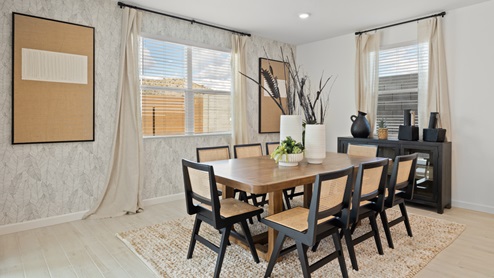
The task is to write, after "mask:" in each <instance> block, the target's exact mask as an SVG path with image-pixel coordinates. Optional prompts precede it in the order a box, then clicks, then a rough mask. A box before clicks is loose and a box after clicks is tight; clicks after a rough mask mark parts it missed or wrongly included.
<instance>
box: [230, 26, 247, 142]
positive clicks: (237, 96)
mask: <svg viewBox="0 0 494 278" xmlns="http://www.w3.org/2000/svg"><path fill="white" fill-rule="evenodd" d="M246 39H247V38H246V37H245V36H240V35H237V34H233V35H232V70H233V84H234V87H233V94H232V104H233V105H232V124H233V126H232V130H233V132H232V143H233V144H245V143H248V141H249V138H248V133H247V90H246V83H245V82H246V79H245V77H243V76H242V75H241V74H240V72H242V73H246V67H245V42H246Z"/></svg>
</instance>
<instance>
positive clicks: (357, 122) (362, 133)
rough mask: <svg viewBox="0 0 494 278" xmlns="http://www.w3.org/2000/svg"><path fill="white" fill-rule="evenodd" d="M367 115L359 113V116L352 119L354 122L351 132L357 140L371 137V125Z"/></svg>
mask: <svg viewBox="0 0 494 278" xmlns="http://www.w3.org/2000/svg"><path fill="white" fill-rule="evenodd" d="M365 115H367V113H365V112H362V111H358V116H355V115H352V116H351V117H350V120H352V122H353V123H352V127H351V129H350V131H351V133H352V135H353V137H355V138H367V137H369V134H370V124H369V121H368V120H367V118H366V117H365Z"/></svg>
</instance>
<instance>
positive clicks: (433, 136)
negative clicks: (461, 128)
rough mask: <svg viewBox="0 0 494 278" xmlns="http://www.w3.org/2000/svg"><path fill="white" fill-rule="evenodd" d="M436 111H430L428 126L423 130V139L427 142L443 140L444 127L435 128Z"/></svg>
mask: <svg viewBox="0 0 494 278" xmlns="http://www.w3.org/2000/svg"><path fill="white" fill-rule="evenodd" d="M438 115H439V113H438V112H431V116H430V118H429V127H428V128H424V130H423V140H424V141H428V142H444V139H445V138H446V129H444V128H436V123H437V116H438Z"/></svg>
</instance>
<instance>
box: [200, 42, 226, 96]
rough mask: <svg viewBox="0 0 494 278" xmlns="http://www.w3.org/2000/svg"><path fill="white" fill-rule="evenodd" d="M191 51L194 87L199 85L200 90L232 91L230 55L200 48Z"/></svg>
mask: <svg viewBox="0 0 494 278" xmlns="http://www.w3.org/2000/svg"><path fill="white" fill-rule="evenodd" d="M191 49H192V82H193V83H194V86H196V85H197V86H198V88H200V89H209V90H220V91H230V90H231V82H232V81H231V65H230V56H231V55H230V53H228V52H222V51H217V50H211V49H205V48H198V47H192V48H191ZM194 89H195V88H194Z"/></svg>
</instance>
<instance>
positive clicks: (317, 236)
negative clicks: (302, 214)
mask: <svg viewBox="0 0 494 278" xmlns="http://www.w3.org/2000/svg"><path fill="white" fill-rule="evenodd" d="M353 170H354V167H353V166H351V167H348V168H346V169H343V170H339V171H335V172H329V173H323V174H319V175H317V176H316V181H315V183H314V192H313V195H312V199H311V203H310V208H309V216H308V219H307V221H308V229H307V230H306V231H304V232H300V231H297V230H294V229H292V228H290V227H286V226H284V225H281V224H279V223H276V222H272V221H269V220H268V219H266V218H264V219H263V220H262V222H263V223H265V224H266V225H268V226H270V227H272V228H274V229H275V230H277V231H278V236H277V238H276V242H275V245H274V249H273V253H272V255H271V258H270V260H269V264H268V268H267V269H266V273H265V275H264V277H269V276H270V275H271V273H272V271H273V268H274V265H275V264H276V261H277V259H278V257H279V256H283V255H285V254H287V253H289V252H291V251H294V250H295V249H297V251H298V256H299V260H300V263H301V266H302V272H303V275H304V277H310V276H311V273H312V272H314V271H316V270H317V269H319V268H321V267H322V266H324V265H325V264H327V263H329V262H331V261H332V260H334V259H338V261H339V264H340V269H341V273H342V276H343V277H348V272H347V269H346V264H345V258H344V255H343V250H342V246H341V238H340V236H339V229H345V228H348V226H349V223H350V200H351V195H352V185H353ZM344 176H347V183H346V186H345V191H344V197H343V201H342V203H341V204H340V205H338V206H336V207H334V208H331V209H329V210H325V211H322V212H320V211H319V204H320V195H321V183H322V182H323V181H327V180H333V179H338V178H341V177H344ZM328 216H334V217H333V218H332V219H330V220H328V221H326V222H323V223H320V224H318V221H319V220H320V219H323V218H326V217H328ZM328 236H332V238H333V242H334V245H335V251H334V252H332V253H331V254H329V255H327V256H325V257H323V258H321V259H320V260H318V261H317V262H314V263H313V264H311V265H309V261H308V258H307V251H308V249H309V247H312V246H315V245H316V244H318V243H319V242H320V241H321V240H322V239H324V238H326V237H328ZM287 237H290V238H292V239H294V240H295V242H296V243H295V245H292V246H290V247H286V248H285V249H282V247H283V243H284V242H285V239H286V238H287Z"/></svg>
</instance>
